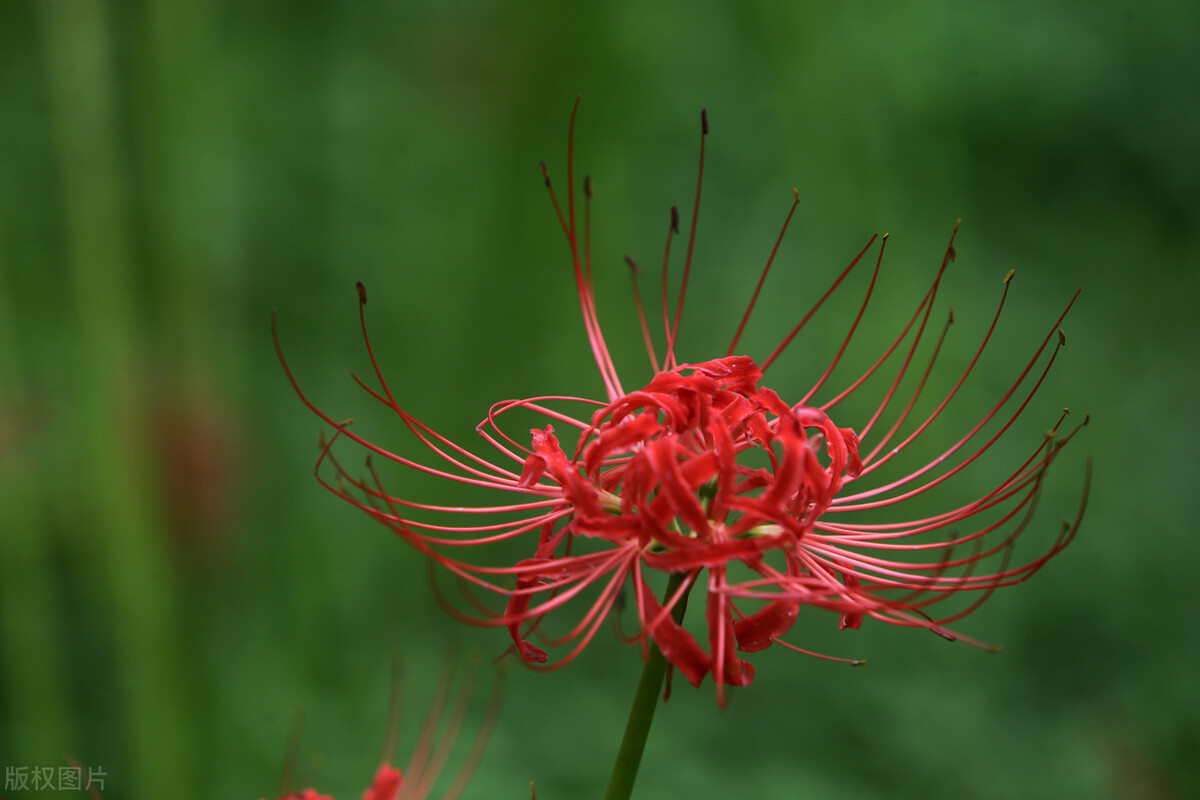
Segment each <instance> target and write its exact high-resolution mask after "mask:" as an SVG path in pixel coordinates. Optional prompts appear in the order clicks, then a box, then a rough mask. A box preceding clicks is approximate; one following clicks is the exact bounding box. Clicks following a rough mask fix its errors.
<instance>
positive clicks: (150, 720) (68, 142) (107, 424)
mask: <svg viewBox="0 0 1200 800" xmlns="http://www.w3.org/2000/svg"><path fill="white" fill-rule="evenodd" d="M37 8H38V10H39V12H40V14H41V17H42V20H41V21H42V32H43V52H44V56H45V63H46V68H47V76H48V80H47V84H48V86H49V92H50V98H51V109H52V113H53V116H54V120H53V121H54V125H53V141H54V146H55V156H56V158H57V161H58V168H59V171H60V174H61V178H62V202H63V218H64V231H65V240H66V241H65V251H66V256H65V257H66V261H67V266H68V269H67V275H68V281H67V282H68V285H67V286H65V287H64V292H63V294H64V295H65V296H66V297H68V298H69V299H71V300H73V301H74V302H73V304H69V305H68V307H69V308H71V309H73V311H74V313H75V320H74V321H73V322H74V325H72V324H71V323H70V322H67V323H65V324H64V327H65V328H66V329H67V330H68V331H70V333H71V335H73V336H74V337H75V340H76V342H77V344H78V352H77V356H76V358H77V360H76V362H75V363H74V364H72V365H71V366H72V369H73V371H72V373H71V375H72V379H73V385H71V386H70V387H69V390H70V403H69V405H68V406H65V407H67V408H69V409H70V410H71V413H72V414H73V416H72V417H71V418H70V419H69V420H67V424H69V425H70V426H71V427H72V429H73V430H72V434H73V438H74V450H73V452H74V454H75V455H74V462H73V463H71V464H70V465H69V468H67V467H64V469H63V472H62V473H61V474H58V475H53V476H47V480H48V482H49V483H50V484H51V485H54V486H57V487H58V488H59V489H60V490H61V491H62V492H63V493H66V494H69V495H70V500H71V503H70V507H69V508H68V509H66V510H65V511H64V514H70V515H73V516H65V517H64V521H65V522H66V523H67V526H68V527H67V530H68V534H69V535H70V536H72V538H71V540H70V542H69V545H70V547H71V548H72V551H73V552H76V553H78V554H79V557H80V558H81V559H83V560H86V561H88V562H90V563H93V564H94V565H95V567H94V580H95V583H96V585H97V588H98V590H99V591H98V592H97V595H99V596H100V597H101V598H102V602H103V603H104V607H103V609H102V610H101V612H100V614H99V615H98V616H100V615H102V616H103V617H104V618H106V619H108V620H109V627H108V629H107V630H106V631H105V635H106V638H107V639H108V641H109V642H111V645H110V646H111V647H112V649H113V651H114V656H115V659H116V664H117V671H116V673H115V675H114V676H113V678H112V683H113V685H112V686H111V687H110V688H111V691H112V693H113V694H114V695H115V696H116V697H117V702H118V704H119V707H120V710H121V714H120V716H119V718H116V719H111V720H105V721H104V724H105V728H106V733H107V734H108V735H109V737H110V738H111V739H112V740H115V741H116V742H120V743H121V744H119V745H117V746H116V747H112V746H110V749H109V751H108V752H110V753H113V752H121V751H123V752H124V753H126V754H127V760H126V762H125V763H124V764H121V765H120V766H117V765H115V764H105V763H99V764H96V766H98V767H100V768H104V769H105V770H106V772H107V773H108V780H109V781H110V782H111V784H112V788H111V789H109V790H108V791H106V794H110V793H111V794H112V795H114V796H116V795H121V796H129V797H169V796H172V795H176V794H178V793H179V792H180V791H181V787H194V786H196V782H195V777H196V776H195V775H194V774H193V771H192V769H191V767H192V753H194V752H196V751H197V749H198V748H196V747H195V745H194V743H193V741H192V738H191V737H192V736H193V735H194V734H193V732H194V730H195V721H194V720H193V719H192V718H191V715H190V714H189V713H188V709H187V707H186V703H185V702H184V691H183V681H184V676H185V674H186V672H185V670H184V667H186V665H187V662H186V661H185V660H184V659H183V658H182V657H181V656H182V653H183V647H182V635H181V633H182V632H181V631H180V630H179V626H178V619H177V613H178V597H177V594H176V592H175V589H174V586H173V584H172V581H171V576H170V572H171V564H170V562H169V560H168V559H167V553H166V552H165V545H166V543H165V541H164V538H165V537H164V535H163V528H162V525H161V521H160V518H159V516H158V511H159V509H158V508H157V498H158V496H159V494H158V492H157V491H156V486H155V482H154V476H155V473H154V470H153V468H152V466H151V464H152V461H151V459H152V458H153V456H154V454H153V453H151V452H150V451H149V449H148V446H149V443H150V441H151V439H150V438H149V437H147V436H146V435H145V434H146V430H147V426H148V425H149V424H150V422H151V420H150V419H149V414H148V413H147V409H146V403H145V396H146V393H145V386H144V385H142V380H143V378H144V375H145V369H144V359H142V358H140V356H141V355H142V354H141V353H140V351H139V344H140V343H141V342H142V341H143V340H144V338H145V337H144V336H143V334H142V332H141V330H140V326H139V325H138V324H137V320H138V317H139V315H138V309H137V307H136V305H135V303H134V302H133V296H134V293H133V275H134V270H133V262H134V256H135V248H134V247H133V243H132V239H131V229H132V226H131V224H130V207H129V197H130V193H129V187H128V186H127V185H126V176H125V165H124V162H123V160H122V158H121V147H120V138H119V135H118V131H119V130H120V127H119V125H118V124H117V109H118V107H119V104H118V98H117V93H116V88H115V76H114V70H113V55H112V42H111V41H110V35H109V25H110V22H109V20H108V18H107V16H106V14H107V12H108V9H109V8H110V7H109V6H108V5H107V4H104V3H95V2H87V3H38V4H37ZM89 577H90V576H89ZM81 668H83V669H86V668H87V667H86V666H82V667H81ZM62 756H63V754H62V753H47V754H45V755H44V759H45V760H46V763H50V762H52V761H54V760H57V759H60V758H62ZM88 756H89V754H88V753H80V754H79V757H80V758H88ZM209 766H210V767H211V766H212V765H209ZM182 791H187V790H186V789H182Z"/></svg>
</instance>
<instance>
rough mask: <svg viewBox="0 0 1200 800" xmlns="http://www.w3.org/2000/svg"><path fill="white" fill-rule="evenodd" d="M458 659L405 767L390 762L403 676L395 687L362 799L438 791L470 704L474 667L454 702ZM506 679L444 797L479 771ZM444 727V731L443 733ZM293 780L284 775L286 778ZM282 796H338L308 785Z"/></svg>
mask: <svg viewBox="0 0 1200 800" xmlns="http://www.w3.org/2000/svg"><path fill="white" fill-rule="evenodd" d="M452 664H453V659H452V658H451V659H448V660H447V665H446V667H444V668H443V670H442V673H441V676H442V677H441V680H440V681H439V683H438V687H437V689H436V690H435V692H434V696H433V700H432V702H431V704H430V707H429V711H428V713H427V714H426V716H425V721H424V723H423V724H422V726H421V733H420V736H419V738H418V740H417V746H416V748H415V749H414V750H413V753H412V755H411V757H410V758H409V762H408V765H407V767H406V768H405V769H404V770H403V771H401V770H400V769H398V768H396V767H395V766H393V765H392V764H391V761H392V750H393V748H394V745H395V741H394V739H395V736H396V735H397V733H398V726H399V724H400V695H401V690H400V686H399V678H398V677H397V679H396V683H395V684H394V685H393V687H392V694H393V697H392V709H391V714H390V718H389V721H388V736H387V744H385V745H384V753H383V759H382V762H381V763H380V765H379V767H378V769H376V770H375V777H374V778H373V779H372V781H371V785H370V786H369V787H367V789H366V790H365V791H363V794H362V800H399V798H401V797H403V798H404V800H426V798H428V797H430V795H431V792H432V791H433V786H434V782H435V781H437V779H438V776H439V775H440V774H441V772H442V769H443V768H444V767H445V766H446V764H447V762H448V761H449V759H450V756H451V754H452V751H453V749H454V745H455V742H456V740H457V738H458V734H459V732H460V730H461V729H462V725H463V722H464V721H465V720H466V716H467V712H468V710H469V708H470V705H471V685H472V683H473V680H472V678H473V670H470V671H469V672H470V673H471V674H468V676H467V677H466V678H465V679H464V680H463V683H462V688H461V689H460V691H459V693H458V696H457V697H455V698H454V699H453V702H451V697H450V690H451V684H452V683H453V679H454V671H453V668H452ZM500 695H501V684H500V682H499V681H497V683H496V688H495V689H494V691H493V692H492V697H491V700H490V702H489V703H488V708H487V711H486V713H485V715H484V721H483V727H482V728H481V729H480V731H479V734H478V735H477V736H476V739H475V743H474V744H473V745H472V746H471V749H470V751H469V752H468V754H467V756H466V758H465V759H464V760H463V762H462V765H461V766H460V768H459V772H458V775H457V776H456V777H455V779H454V781H453V783H452V784H451V785H450V787H449V788H448V789H447V790H446V792H445V794H443V795H442V796H441V800H456V798H458V796H459V795H461V794H462V791H463V789H464V788H466V785H467V782H468V781H469V780H470V779H471V775H472V774H473V773H474V772H475V768H476V767H477V766H478V764H479V761H480V759H481V758H482V757H483V751H484V749H485V748H486V747H487V742H488V738H489V736H490V735H491V731H492V727H493V726H494V725H495V722H496V717H497V714H498V713H499V710H500ZM439 729H440V734H439ZM286 783H290V780H287V779H285V784H286ZM279 800H333V797H332V796H331V795H325V794H321V793H319V792H317V791H316V790H315V789H305V790H303V791H300V792H292V791H285V792H284V794H282V795H280V796H279Z"/></svg>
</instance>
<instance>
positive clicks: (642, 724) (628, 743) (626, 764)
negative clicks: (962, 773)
mask: <svg viewBox="0 0 1200 800" xmlns="http://www.w3.org/2000/svg"><path fill="white" fill-rule="evenodd" d="M686 577H687V575H686V574H685V573H682V572H677V573H671V577H670V579H669V580H668V581H667V591H666V593H665V594H664V595H663V597H664V601H663V602H664V603H665V602H666V600H667V599H669V598H670V597H671V596H672V595H673V594H675V592H676V591H678V590H679V585H680V584H681V583H683V580H684V578H686ZM689 591H690V588H689ZM686 608H687V593H686V592H685V593H684V595H683V597H681V598H680V599H679V602H678V603H676V604H675V608H674V609H672V610H671V616H672V617H674V619H675V621H676V622H682V621H683V613H684V611H685V610H686ZM666 674H667V659H666V658H665V657H664V656H663V654H662V651H661V650H659V649H658V645H656V644H653V643H651V645H650V660H649V661H647V662H646V666H645V668H644V669H642V677H641V680H640V681H638V687H637V694H635V695H634V696H633V707H632V708H630V709H629V721H628V722H626V723H625V735H624V737H622V739H621V749H620V751H619V752H618V753H617V761H616V763H615V764H613V771H612V776H611V777H610V778H609V780H608V791H607V792H605V794H604V800H628V798H629V797H630V796H631V795H632V794H633V784H634V781H636V780H637V773H638V767H640V766H641V764H642V752H643V751H644V750H645V749H646V739H647V737H649V735H650V723H652V722H653V721H654V711H655V709H657V708H658V695H659V693H660V692H661V691H662V686H663V679H664V678H665V677H666Z"/></svg>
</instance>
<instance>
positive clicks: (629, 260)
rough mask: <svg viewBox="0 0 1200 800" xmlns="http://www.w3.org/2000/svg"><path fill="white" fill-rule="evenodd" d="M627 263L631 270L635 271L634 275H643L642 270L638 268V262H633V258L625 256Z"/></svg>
mask: <svg viewBox="0 0 1200 800" xmlns="http://www.w3.org/2000/svg"><path fill="white" fill-rule="evenodd" d="M625 263H626V264H628V265H629V269H631V270H632V271H633V274H634V275H641V274H642V271H641V269H639V268H638V265H637V262H636V261H634V260H633V256H629V255H627V256H625Z"/></svg>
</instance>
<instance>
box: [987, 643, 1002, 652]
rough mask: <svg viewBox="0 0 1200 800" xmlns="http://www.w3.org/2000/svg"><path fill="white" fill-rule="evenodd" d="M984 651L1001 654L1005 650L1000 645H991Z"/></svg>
mask: <svg viewBox="0 0 1200 800" xmlns="http://www.w3.org/2000/svg"><path fill="white" fill-rule="evenodd" d="M984 649H985V650H987V651H988V652H989V653H999V652H1000V651H1001V650H1003V649H1004V648H1003V647H1001V646H1000V645H998V644H990V645H988V646H987V647H986V648H984Z"/></svg>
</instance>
